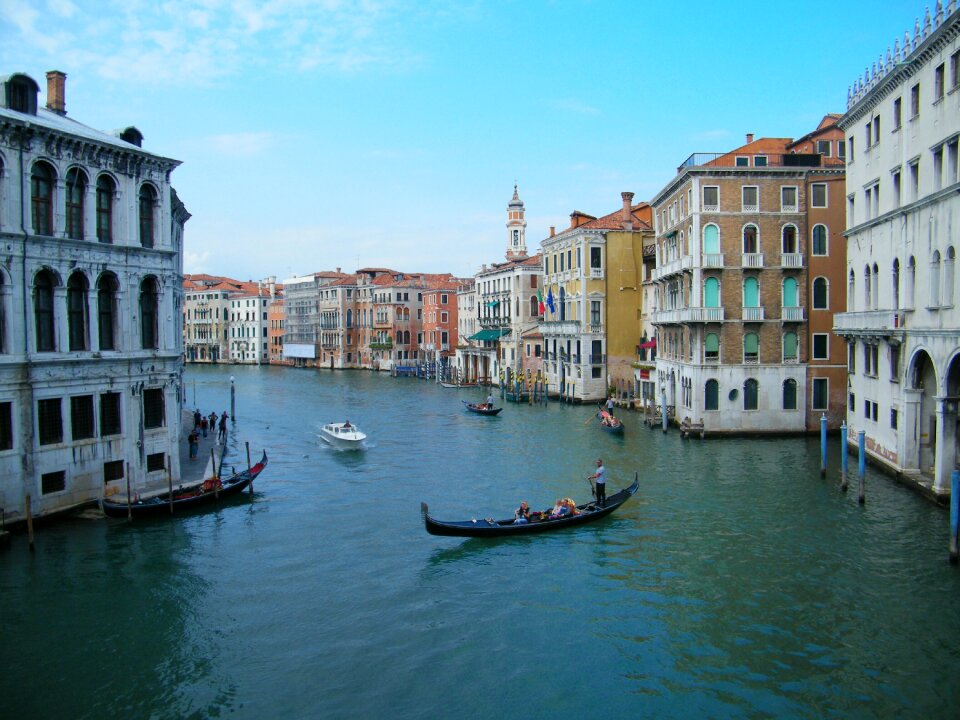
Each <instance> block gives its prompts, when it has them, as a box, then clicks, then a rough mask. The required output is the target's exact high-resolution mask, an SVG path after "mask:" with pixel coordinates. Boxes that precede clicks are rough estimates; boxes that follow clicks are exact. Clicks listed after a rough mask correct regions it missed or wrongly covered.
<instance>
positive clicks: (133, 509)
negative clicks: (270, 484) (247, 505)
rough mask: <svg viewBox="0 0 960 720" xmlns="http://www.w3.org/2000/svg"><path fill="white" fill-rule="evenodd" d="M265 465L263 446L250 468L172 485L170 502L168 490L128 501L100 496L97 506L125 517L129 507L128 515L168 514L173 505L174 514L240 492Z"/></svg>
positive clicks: (107, 512) (105, 511) (109, 515)
mask: <svg viewBox="0 0 960 720" xmlns="http://www.w3.org/2000/svg"><path fill="white" fill-rule="evenodd" d="M266 466H267V451H266V450H264V451H263V457H262V458H260V462H258V463H257V464H256V465H254V466H253V467H251V468H250V469H249V470H246V469H244V470H241V471H240V472H235V473H234V474H233V475H231V476H230V477H227V478H224V479H222V480H220V481H219V484H218V483H217V481H216V480H213V479H207V480H204V481H203V484H202V485H199V486H194V487H191V488H187V489H184V488H178V489H175V490H174V491H173V501H172V502H171V499H170V493H169V492H165V493H161V494H159V495H155V496H153V497H149V498H137V499H136V500H134V501H132V502H130V504H129V505H128V504H127V503H126V502H118V501H116V500H111V499H109V498H103V500H101V501H100V507H101V508H102V509H103V514H104V515H106V516H108V517H127V512H128V511H129V513H130V514H131V515H136V516H141V515H161V514H164V513H166V514H169V513H170V507H171V505H172V506H173V512H174V514H176V513H177V512H180V511H183V510H186V509H190V508H194V507H196V506H202V505H205V504H206V503H210V502H215V501H216V500H220V499H223V498H225V497H230V496H231V495H237V494H239V493H241V492H243V490H244V489H246V487H247V486H248V485H250V483H252V482H253V481H254V480H255V479H256V478H257V476H258V475H259V474H260V473H261V472H263V469H264V468H265V467H266Z"/></svg>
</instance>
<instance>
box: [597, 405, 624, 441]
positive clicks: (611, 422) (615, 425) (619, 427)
mask: <svg viewBox="0 0 960 720" xmlns="http://www.w3.org/2000/svg"><path fill="white" fill-rule="evenodd" d="M604 416H606V417H607V418H609V419H608V420H607V422H604V421H603V420H604ZM597 419H598V420H600V429H601V430H605V431H606V432H608V433H610V434H612V435H623V423H622V422H621V421H620V418H616V417H614V416H613V415H611V414H610V413H608V412H607V411H606V410H601V411H600V412H598V413H597Z"/></svg>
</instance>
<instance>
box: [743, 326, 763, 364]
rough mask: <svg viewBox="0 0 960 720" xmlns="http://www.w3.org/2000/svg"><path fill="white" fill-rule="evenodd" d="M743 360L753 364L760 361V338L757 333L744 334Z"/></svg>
mask: <svg viewBox="0 0 960 720" xmlns="http://www.w3.org/2000/svg"><path fill="white" fill-rule="evenodd" d="M743 362H744V363H745V364H746V363H748V364H751V365H756V364H757V363H758V362H760V338H759V336H758V335H757V334H756V333H752V332H751V333H747V334H746V335H744V336H743Z"/></svg>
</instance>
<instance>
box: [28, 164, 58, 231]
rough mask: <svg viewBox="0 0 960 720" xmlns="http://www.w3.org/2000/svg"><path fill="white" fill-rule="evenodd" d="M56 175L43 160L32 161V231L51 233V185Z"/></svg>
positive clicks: (52, 185)
mask: <svg viewBox="0 0 960 720" xmlns="http://www.w3.org/2000/svg"><path fill="white" fill-rule="evenodd" d="M55 180H56V176H55V174H54V172H53V168H52V167H50V165H49V164H47V163H45V162H38V163H34V165H33V170H32V171H31V173H30V211H31V213H32V215H31V217H32V219H33V232H34V233H35V234H37V235H53V187H54V182H55Z"/></svg>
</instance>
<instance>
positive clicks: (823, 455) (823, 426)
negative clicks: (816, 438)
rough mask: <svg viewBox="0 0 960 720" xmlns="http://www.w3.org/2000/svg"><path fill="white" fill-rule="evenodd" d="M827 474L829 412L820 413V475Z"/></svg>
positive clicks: (824, 475)
mask: <svg viewBox="0 0 960 720" xmlns="http://www.w3.org/2000/svg"><path fill="white" fill-rule="evenodd" d="M826 476H827V414H826V413H822V414H821V415H820V477H826Z"/></svg>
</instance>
